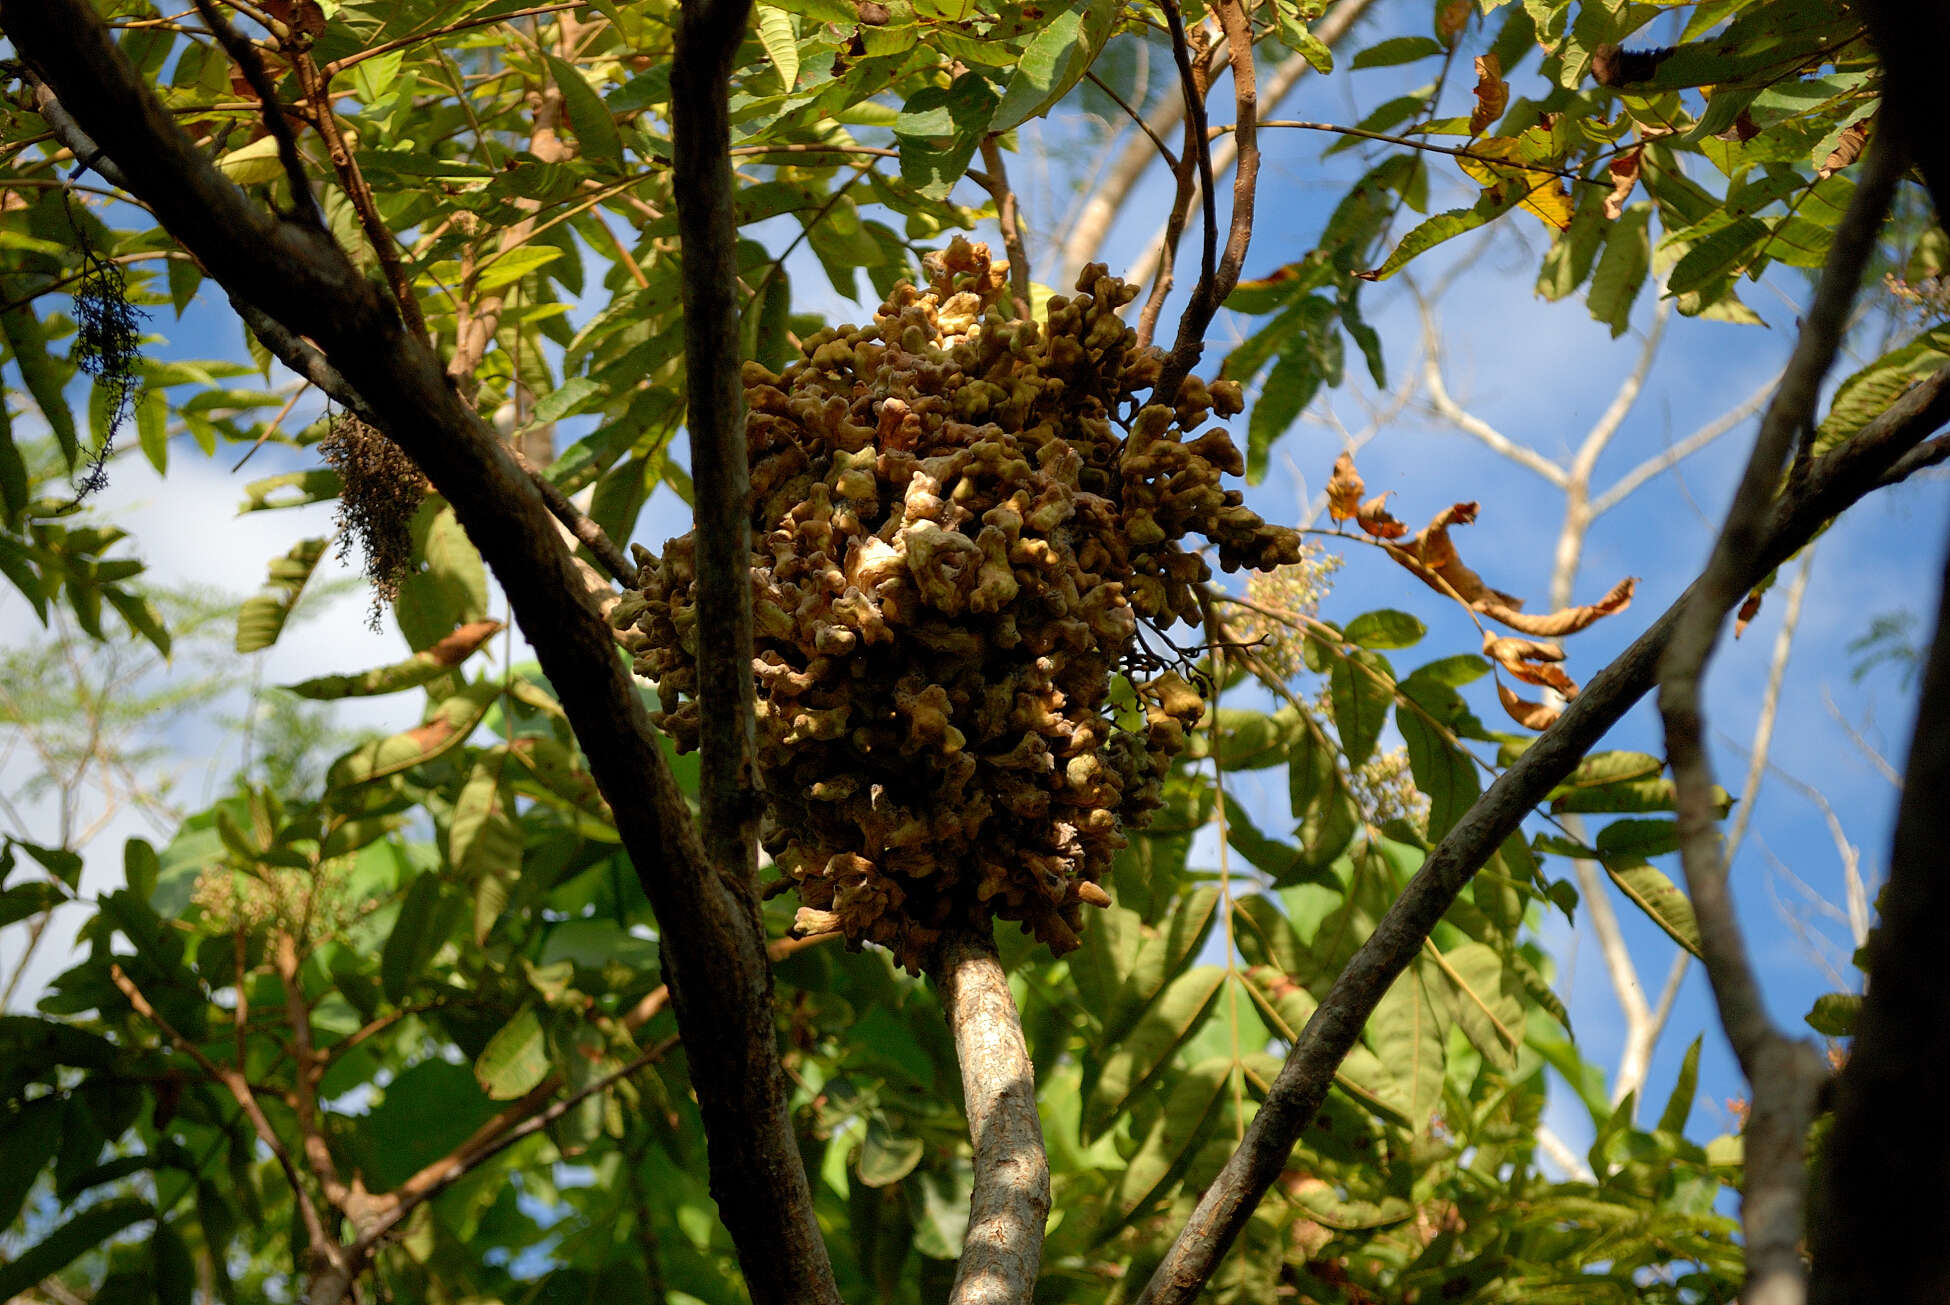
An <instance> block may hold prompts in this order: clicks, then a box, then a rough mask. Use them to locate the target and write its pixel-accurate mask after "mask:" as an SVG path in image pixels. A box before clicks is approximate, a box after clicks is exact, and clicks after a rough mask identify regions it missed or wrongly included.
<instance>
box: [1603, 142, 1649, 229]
mask: <svg viewBox="0 0 1950 1305" xmlns="http://www.w3.org/2000/svg"><path fill="white" fill-rule="evenodd" d="M1643 153H1645V146H1643V145H1639V146H1635V147H1634V148H1632V149H1630V150H1627V151H1626V152H1625V153H1623V154H1621V155H1619V156H1618V157H1617V158H1615V159H1613V160H1612V161H1611V163H1610V164H1609V165H1607V167H1606V171H1608V172H1610V173H1611V194H1609V195H1607V196H1605V216H1606V217H1607V218H1609V219H1610V220H1611V221H1613V222H1616V221H1618V217H1619V214H1621V213H1623V212H1624V211H1625V201H1626V200H1628V199H1630V198H1631V197H1632V188H1633V187H1635V186H1637V185H1638V184H1639V156H1640V155H1642V154H1643Z"/></svg>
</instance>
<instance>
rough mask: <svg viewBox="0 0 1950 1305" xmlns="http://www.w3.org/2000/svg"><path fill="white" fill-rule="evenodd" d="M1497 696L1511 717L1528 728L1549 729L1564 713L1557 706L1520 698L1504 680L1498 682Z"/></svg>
mask: <svg viewBox="0 0 1950 1305" xmlns="http://www.w3.org/2000/svg"><path fill="white" fill-rule="evenodd" d="M1496 697H1497V701H1499V702H1501V703H1502V704H1503V710H1504V711H1506V712H1508V713H1509V714H1510V719H1511V720H1513V721H1515V722H1516V723H1517V724H1519V725H1521V726H1523V727H1524V728H1525V729H1527V730H1547V729H1549V728H1550V727H1551V726H1552V725H1554V724H1556V723H1557V718H1558V717H1559V716H1560V715H1562V714H1563V713H1562V712H1560V711H1558V710H1557V708H1555V707H1546V706H1545V705H1544V704H1543V703H1541V702H1532V701H1530V700H1529V699H1528V698H1519V697H1518V696H1517V695H1516V693H1515V692H1514V691H1513V690H1512V689H1511V688H1510V686H1509V685H1507V684H1505V683H1504V682H1503V681H1502V680H1498V681H1497V682H1496Z"/></svg>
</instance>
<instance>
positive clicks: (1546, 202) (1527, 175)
mask: <svg viewBox="0 0 1950 1305" xmlns="http://www.w3.org/2000/svg"><path fill="white" fill-rule="evenodd" d="M1471 121H1472V122H1474V118H1472V119H1471ZM1472 153H1473V155H1474V157H1470V158H1458V159H1457V160H1456V162H1457V163H1459V164H1461V165H1462V170H1463V171H1464V172H1466V173H1468V174H1469V175H1470V177H1471V178H1472V179H1473V180H1474V181H1476V183H1477V184H1478V185H1480V186H1482V187H1483V189H1484V191H1486V192H1489V193H1492V194H1495V195H1497V196H1499V197H1500V198H1508V197H1509V195H1510V194H1511V192H1512V190H1515V191H1517V192H1519V193H1520V194H1521V198H1520V199H1518V201H1517V202H1518V203H1519V204H1520V205H1522V206H1523V208H1524V209H1525V210H1526V211H1527V212H1529V213H1532V214H1534V215H1535V216H1536V217H1537V218H1538V219H1539V220H1541V221H1542V222H1544V223H1545V224H1546V225H1548V226H1550V227H1553V228H1555V229H1556V230H1558V231H1564V230H1567V229H1568V228H1569V227H1570V225H1571V215H1572V213H1573V212H1575V211H1576V208H1577V205H1576V204H1574V203H1573V202H1572V200H1571V192H1570V191H1569V190H1567V189H1565V186H1564V178H1563V177H1560V176H1559V175H1558V174H1557V173H1555V172H1546V171H1545V170H1543V169H1542V168H1536V167H1525V166H1524V164H1525V163H1526V162H1528V161H1529V160H1526V159H1525V158H1524V157H1523V148H1522V146H1521V145H1519V144H1518V142H1517V140H1516V139H1515V138H1514V137H1510V136H1486V137H1484V138H1483V139H1482V140H1480V141H1477V142H1476V144H1475V145H1474V146H1473V147H1472ZM1489 159H1508V160H1510V162H1509V163H1508V164H1504V163H1495V162H1489V161H1488V160H1489Z"/></svg>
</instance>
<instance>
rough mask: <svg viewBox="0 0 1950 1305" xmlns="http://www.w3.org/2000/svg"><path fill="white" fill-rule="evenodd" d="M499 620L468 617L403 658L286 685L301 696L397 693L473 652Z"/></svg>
mask: <svg viewBox="0 0 1950 1305" xmlns="http://www.w3.org/2000/svg"><path fill="white" fill-rule="evenodd" d="M501 628H502V626H501V622H499V621H470V622H469V623H468V624H466V625H463V626H461V627H460V628H459V629H457V630H455V631H454V632H453V633H452V634H450V635H448V636H447V637H446V638H444V639H442V640H440V641H439V642H438V643H436V644H434V645H433V646H432V647H430V648H427V649H424V650H422V651H420V652H417V653H414V654H413V655H412V656H411V657H408V658H407V659H406V660H404V661H398V662H394V663H392V664H391V665H389V666H376V667H374V668H373V669H371V670H369V671H361V672H359V673H358V674H356V675H321V676H318V677H317V678H315V679H310V680H302V681H300V682H299V683H297V684H293V685H290V686H288V687H289V689H290V691H291V692H292V693H295V694H297V695H298V696H299V697H301V698H318V699H332V698H361V697H373V696H377V695H379V694H386V693H398V692H399V691H401V690H402V689H411V688H413V687H415V686H417V685H421V684H425V683H427V682H428V681H429V680H433V679H437V678H438V677H440V676H442V675H444V674H446V673H447V672H448V671H450V670H452V669H453V668H454V667H456V666H458V665H460V664H461V663H462V662H464V661H466V660H467V659H468V658H469V657H471V656H473V654H474V652H475V650H476V649H478V648H479V647H480V646H481V645H482V644H484V643H486V642H487V641H488V640H489V639H491V638H493V637H494V636H495V635H496V634H497V633H499V632H500V630H501Z"/></svg>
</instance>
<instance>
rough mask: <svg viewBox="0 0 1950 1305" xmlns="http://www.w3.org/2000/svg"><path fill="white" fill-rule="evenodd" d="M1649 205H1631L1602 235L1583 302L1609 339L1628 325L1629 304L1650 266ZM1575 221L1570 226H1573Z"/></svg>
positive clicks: (1629, 320)
mask: <svg viewBox="0 0 1950 1305" xmlns="http://www.w3.org/2000/svg"><path fill="white" fill-rule="evenodd" d="M1651 220H1652V206H1651V205H1650V204H1634V205H1632V206H1631V207H1630V208H1628V209H1626V210H1625V212H1624V213H1623V214H1621V215H1620V216H1619V219H1618V221H1617V222H1615V223H1613V224H1612V226H1611V229H1610V232H1609V234H1608V235H1607V236H1606V238H1605V252H1604V253H1603V254H1601V255H1600V256H1599V258H1598V266H1597V269H1596V270H1595V271H1593V272H1592V274H1591V290H1590V292H1589V293H1588V294H1587V295H1586V296H1585V305H1586V307H1588V308H1589V309H1590V310H1591V316H1592V319H1593V320H1594V321H1599V322H1604V323H1606V324H1607V325H1609V326H1610V327H1611V333H1612V338H1613V339H1617V338H1618V337H1619V336H1621V335H1623V334H1625V332H1626V330H1627V329H1629V328H1630V326H1631V324H1632V304H1633V302H1634V301H1635V300H1636V299H1637V298H1638V295H1639V287H1640V286H1642V285H1644V284H1645V274H1646V273H1647V272H1649V271H1650V270H1651V269H1652V238H1651V235H1650V226H1649V224H1650V222H1651ZM1575 225H1576V223H1575V220H1574V221H1573V226H1575Z"/></svg>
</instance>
